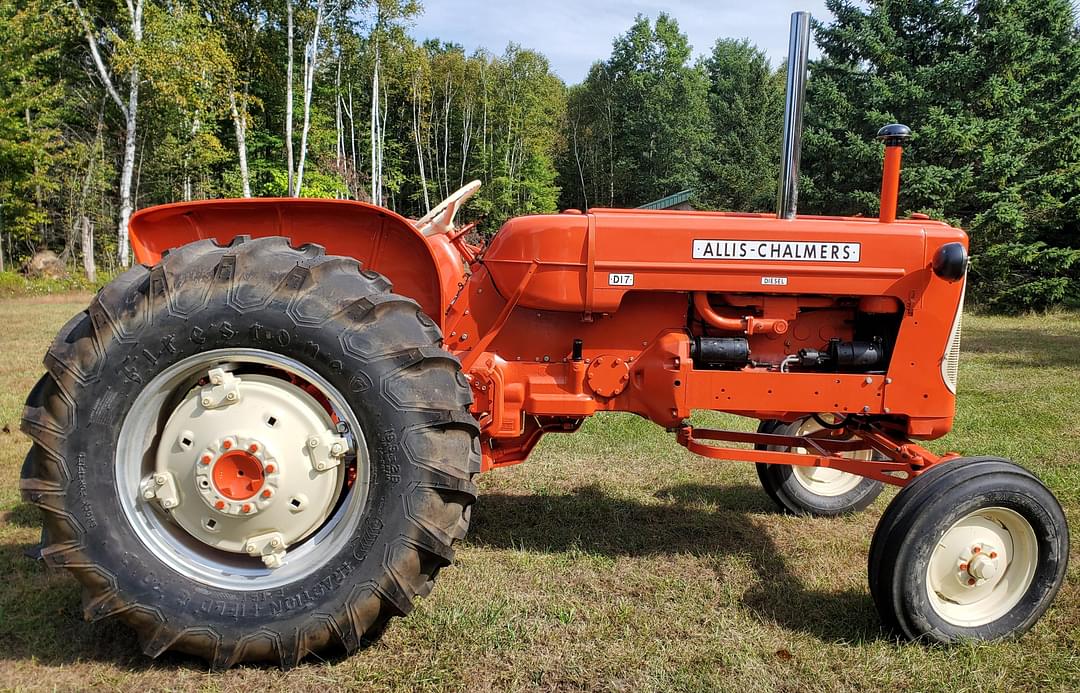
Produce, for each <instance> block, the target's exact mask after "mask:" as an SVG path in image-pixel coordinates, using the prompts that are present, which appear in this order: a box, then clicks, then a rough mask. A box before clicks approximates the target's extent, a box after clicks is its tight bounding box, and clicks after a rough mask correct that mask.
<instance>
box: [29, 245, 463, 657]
mask: <svg viewBox="0 0 1080 693" xmlns="http://www.w3.org/2000/svg"><path fill="white" fill-rule="evenodd" d="M441 339H442V336H441V334H440V332H439V329H438V328H437V327H436V325H435V324H434V323H433V322H432V321H431V320H430V319H429V318H428V317H427V316H426V315H424V314H423V313H422V312H421V310H420V308H419V307H418V305H417V304H416V303H415V302H414V301H412V300H411V299H409V298H405V297H402V296H398V295H395V294H393V293H390V283H389V282H388V281H387V280H386V279H385V278H384V277H382V276H381V275H379V274H377V273H374V272H368V271H361V270H360V266H359V263H358V262H357V261H356V260H353V259H349V258H343V257H330V256H327V255H325V254H324V251H323V249H322V247H320V246H316V245H305V246H302V247H300V248H294V247H291V246H290V244H289V242H288V240H287V239H285V238H261V239H258V240H254V241H252V240H250V239H247V238H246V237H241V238H238V239H236V240H234V241H233V242H232V244H231V245H229V246H228V247H221V246H218V245H217V244H215V243H214V242H212V241H209V240H205V241H198V242H196V243H192V244H190V245H187V246H184V247H182V248H179V249H177V250H175V251H173V252H171V253H170V254H168V255H167V256H166V257H165V258H163V259H162V261H161V262H160V263H159V264H158V265H156V266H154V267H153V268H149V267H142V266H137V267H134V268H132V269H131V270H129V271H127V272H125V273H124V274H123V275H121V276H120V277H118V278H117V279H116V280H115V281H113V282H112V283H111V284H109V285H108V286H106V287H105V288H104V289H102V290H101V292H100V293H99V294H98V295H97V296H96V297H95V298H94V300H93V302H92V303H91V304H90V307H89V309H88V310H87V311H85V312H83V313H80V314H79V315H76V316H75V317H74V318H72V319H71V320H70V321H69V322H68V323H67V324H66V325H65V326H64V328H63V329H62V330H61V331H60V334H59V335H58V336H57V338H56V340H55V342H54V343H53V345H52V347H51V348H50V349H49V351H48V353H47V354H46V356H45V366H46V368H47V371H48V372H47V374H46V375H45V376H44V377H42V378H41V380H40V381H39V382H38V383H37V385H36V386H35V387H34V389H33V391H32V392H31V394H30V395H29V397H28V399H27V403H26V410H25V414H24V418H23V430H24V431H25V432H26V433H28V434H29V435H30V437H31V438H32V439H33V447H32V448H31V450H30V452H29V455H28V456H27V459H26V463H25V465H24V469H23V479H22V483H21V488H22V491H23V495H24V497H25V498H26V499H27V500H28V501H29V502H31V503H33V504H35V505H37V506H38V507H40V508H41V509H42V510H43V511H44V512H43V516H44V527H45V530H46V533H47V536H48V537H49V542H50V543H49V545H48V546H47V547H46V548H45V550H44V558H45V560H46V562H47V563H48V564H49V565H50V566H55V567H62V568H67V569H68V570H69V571H70V572H71V573H72V574H73V575H74V576H75V577H76V578H77V579H78V580H79V582H81V583H82V596H83V609H84V614H85V617H86V618H87V619H88V620H93V621H96V620H98V619H101V618H104V617H107V616H117V617H118V618H120V619H121V620H122V621H124V622H125V623H127V624H128V625H129V626H130V627H132V628H133V629H134V630H135V632H136V633H137V634H138V637H139V641H140V644H141V646H142V649H143V651H144V652H145V653H146V654H148V655H150V656H153V657H156V656H157V655H159V654H161V653H162V652H165V651H166V650H176V651H181V652H186V653H190V654H194V655H197V656H199V657H203V658H205V659H206V660H208V661H209V662H210V663H211V665H212V666H213V667H215V668H223V667H229V666H232V665H234V664H237V663H239V662H248V661H273V662H277V663H279V664H280V665H281V666H282V667H291V666H294V665H295V664H297V663H298V662H299V661H300V660H301V659H303V658H304V657H305V656H306V655H308V654H309V653H318V652H334V651H337V652H341V651H344V652H353V651H355V650H357V649H358V648H359V647H360V646H361V645H362V644H363V643H365V642H367V641H369V640H370V639H372V638H374V637H377V636H378V635H379V634H380V633H381V630H382V628H383V627H384V626H385V624H386V622H387V621H388V619H390V618H391V617H393V616H399V615H404V614H407V613H408V612H409V611H410V609H411V608H412V605H413V600H414V598H415V597H417V596H425V595H427V594H428V592H429V591H430V590H431V587H432V582H433V580H434V579H435V576H436V574H437V573H438V572H439V569H440V568H442V567H444V566H447V565H449V564H450V562H451V560H452V558H453V555H454V551H453V549H452V548H451V545H452V544H453V543H454V542H455V541H457V540H459V539H462V538H463V537H464V536H465V533H466V531H467V529H468V527H469V519H470V511H471V506H472V504H473V502H474V500H475V497H476V487H475V485H474V481H473V479H474V476H475V475H476V474H477V473H478V472H479V469H480V448H479V442H478V441H479V438H478V435H479V432H478V430H477V427H476V424H475V421H474V419H473V418H472V416H471V415H469V413H468V406H469V404H470V403H471V394H470V388H469V386H468V383H467V381H466V380H465V378H464V376H463V375H462V374H461V370H460V364H459V363H458V362H457V360H456V359H455V358H454V357H452V356H451V355H450V354H449V353H448V352H446V351H444V350H443V349H441V348H440V345H441ZM225 346H228V347H230V348H232V347H246V348H251V347H258V348H260V349H263V350H269V351H273V352H274V353H280V354H284V355H287V356H288V357H290V358H292V359H295V360H296V361H298V362H301V363H303V364H305V365H306V366H307V367H309V368H311V369H313V370H314V371H315V372H317V373H318V374H319V375H320V376H321V377H322V378H324V379H325V380H326V381H327V382H328V383H330V384H331V385H332V386H333V387H334V388H335V389H336V390H338V391H339V392H340V393H341V394H342V396H343V397H344V399H345V400H346V401H347V402H348V406H349V407H350V408H351V409H352V410H353V411H354V413H355V416H356V419H357V420H358V421H359V423H360V426H361V428H362V429H364V433H365V439H366V441H367V450H368V454H369V456H370V460H371V463H370V474H371V483H370V486H369V490H368V491H367V492H366V493H367V501H366V505H365V506H364V509H363V511H362V513H361V514H359V515H358V520H357V521H356V526H355V529H354V531H353V534H352V535H351V537H352V538H351V539H350V540H349V541H348V542H347V543H346V544H345V546H344V548H343V549H342V550H341V551H339V552H338V553H336V554H334V555H332V556H331V557H329V558H327V559H326V560H325V561H322V562H321V563H319V564H317V565H311V566H310V570H308V571H307V572H306V573H305V574H302V575H301V576H300V577H299V578H298V579H296V580H295V581H294V582H291V583H289V584H287V585H285V586H283V587H281V588H280V589H275V590H273V591H272V592H270V591H263V592H260V591H229V590H223V589H220V588H218V587H216V586H213V585H209V586H208V585H207V584H203V583H199V582H196V581H195V580H192V579H191V578H189V577H187V576H186V575H184V574H181V573H180V572H177V571H176V570H174V569H173V568H172V567H171V566H170V565H168V564H167V563H165V562H163V561H162V560H161V559H160V558H159V557H158V556H157V555H156V554H155V553H154V552H153V551H151V550H150V549H148V548H147V546H146V545H145V544H144V543H143V542H142V541H141V540H140V539H139V537H138V535H137V534H136V533H135V532H134V530H133V528H132V526H131V523H130V522H129V521H128V520H127V519H126V518H125V514H124V512H122V509H121V507H120V503H121V502H122V501H121V499H120V496H119V493H118V491H117V484H116V481H115V478H114V477H115V471H116V465H115V463H114V458H115V453H116V443H117V437H118V435H119V430H120V427H121V424H122V422H123V421H124V419H125V416H126V415H127V413H128V411H129V409H130V407H131V404H132V402H133V400H134V399H135V397H136V396H137V394H138V393H139V391H140V389H141V388H142V387H143V384H145V383H147V382H148V381H149V380H150V379H151V378H153V377H154V375H155V374H157V373H160V372H161V371H162V370H163V369H164V368H166V367H168V366H169V365H170V364H174V363H176V362H178V361H180V360H181V359H183V358H185V357H189V356H191V355H193V354H197V353H200V352H202V351H205V350H210V349H216V348H222V347H225Z"/></svg>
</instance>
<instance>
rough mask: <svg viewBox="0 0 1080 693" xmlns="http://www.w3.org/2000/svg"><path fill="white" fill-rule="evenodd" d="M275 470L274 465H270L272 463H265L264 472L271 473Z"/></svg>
mask: <svg viewBox="0 0 1080 693" xmlns="http://www.w3.org/2000/svg"><path fill="white" fill-rule="evenodd" d="M275 471H277V470H276V469H275V467H274V465H272V464H268V465H266V473H267V474H273V473H274V472H275Z"/></svg>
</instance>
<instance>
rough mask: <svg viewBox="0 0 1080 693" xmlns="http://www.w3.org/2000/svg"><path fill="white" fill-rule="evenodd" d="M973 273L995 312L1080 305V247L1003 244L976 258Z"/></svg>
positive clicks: (986, 307)
mask: <svg viewBox="0 0 1080 693" xmlns="http://www.w3.org/2000/svg"><path fill="white" fill-rule="evenodd" d="M970 272H971V276H972V278H973V279H974V280H975V281H976V282H977V285H978V286H979V287H981V289H982V296H984V297H985V298H984V299H982V300H983V301H984V302H985V303H984V304H982V305H979V306H978V307H981V308H985V309H987V310H990V311H994V312H1002V313H1022V312H1024V311H1027V310H1030V309H1032V308H1045V307H1049V306H1064V307H1068V308H1076V307H1080V249H1077V248H1056V247H1050V246H1048V245H1046V243H1043V242H1042V241H1036V242H1034V243H999V244H997V245H992V246H990V247H989V248H987V249H986V250H984V251H983V252H982V253H980V254H979V255H977V256H976V257H974V258H973V259H972V263H971V270H970Z"/></svg>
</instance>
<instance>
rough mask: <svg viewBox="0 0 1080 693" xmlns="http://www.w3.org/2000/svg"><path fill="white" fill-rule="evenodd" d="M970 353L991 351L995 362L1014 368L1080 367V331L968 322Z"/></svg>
mask: <svg viewBox="0 0 1080 693" xmlns="http://www.w3.org/2000/svg"><path fill="white" fill-rule="evenodd" d="M962 344H963V347H964V352H965V353H967V354H990V355H992V356H993V357H994V364H995V365H1002V366H1006V367H1013V368H1032V367H1035V366H1050V367H1059V368H1080V334H1046V333H1045V332H1040V331H1039V330H1037V329H1026V330H1023V331H1018V330H1009V329H1003V328H998V327H982V326H972V327H968V326H966V325H965V326H964V335H963V338H962Z"/></svg>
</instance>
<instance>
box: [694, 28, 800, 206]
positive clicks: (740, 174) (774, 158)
mask: <svg viewBox="0 0 1080 693" xmlns="http://www.w3.org/2000/svg"><path fill="white" fill-rule="evenodd" d="M703 66H704V69H705V72H706V74H707V75H708V77H709V114H710V116H711V123H712V132H711V136H710V138H709V143H708V147H707V149H706V156H705V160H704V162H703V163H702V174H701V187H700V189H699V190H698V195H697V197H698V199H699V200H700V201H701V203H702V204H703V205H704V206H706V207H708V208H710V209H726V210H737V211H766V210H770V209H773V207H774V203H775V199H776V171H777V170H778V169H779V166H780V135H781V133H780V126H779V124H780V123H781V122H783V117H784V114H783V111H784V72H783V71H782V70H776V71H774V70H772V69H771V68H770V66H769V60H768V58H767V57H766V56H765V53H764V52H762V51H761V49H759V48H757V47H756V46H753V45H751V44H750V43H749V42H748V41H746V40H742V41H735V40H731V39H720V40H718V41H717V42H716V45H714V46H713V50H712V54H711V55H709V57H708V58H706V59H705V61H704V63H703Z"/></svg>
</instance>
